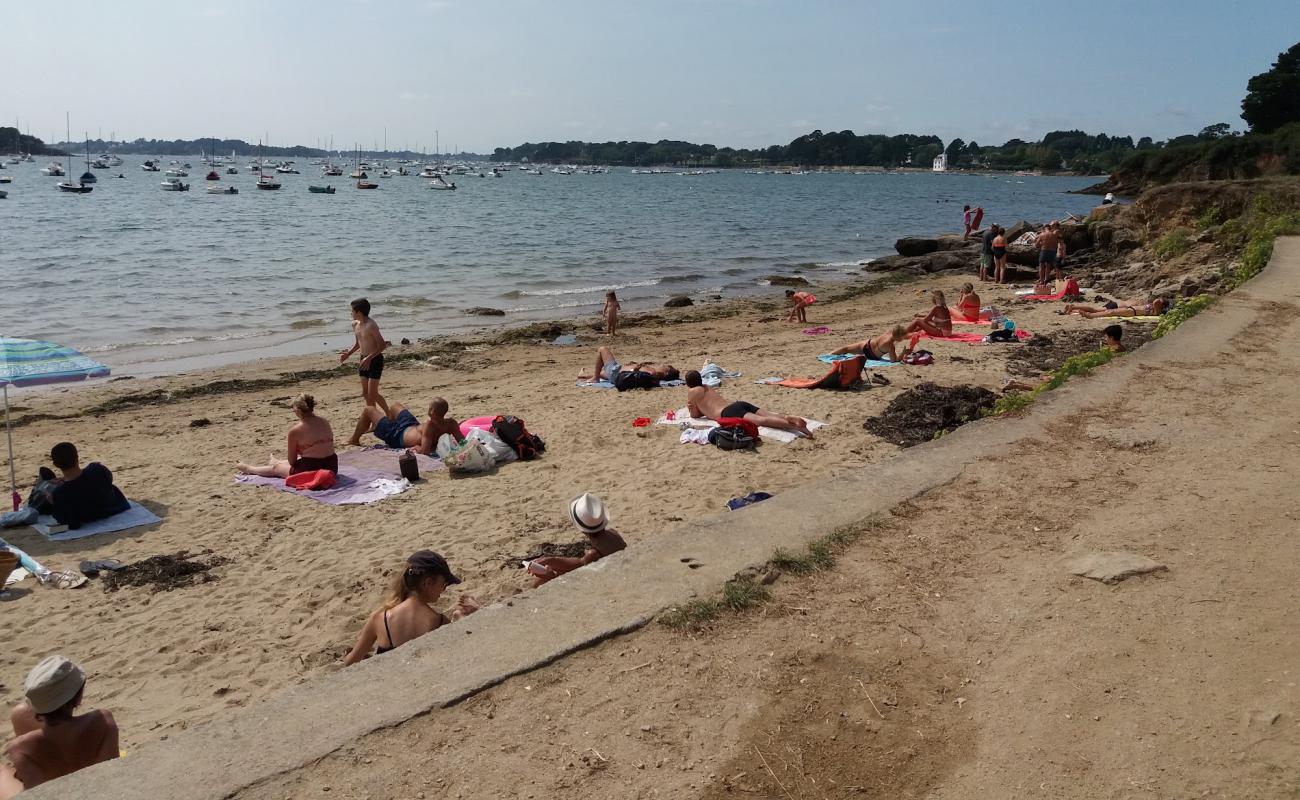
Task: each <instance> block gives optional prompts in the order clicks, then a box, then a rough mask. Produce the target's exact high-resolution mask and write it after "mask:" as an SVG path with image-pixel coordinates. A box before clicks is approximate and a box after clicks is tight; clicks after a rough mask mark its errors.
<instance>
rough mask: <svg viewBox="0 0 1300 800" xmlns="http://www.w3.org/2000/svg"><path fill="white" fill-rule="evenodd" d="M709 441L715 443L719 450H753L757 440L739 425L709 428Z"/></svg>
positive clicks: (756, 445)
mask: <svg viewBox="0 0 1300 800" xmlns="http://www.w3.org/2000/svg"><path fill="white" fill-rule="evenodd" d="M709 443H710V444H713V445H716V446H717V447H718V449H719V450H753V449H755V448H757V447H758V440H757V439H755V438H754V437H753V436H750V435H749V434H748V433H745V431H744V430H743V429H741V428H740V427H739V426H737V427H734V428H714V429H712V430H710V431H709Z"/></svg>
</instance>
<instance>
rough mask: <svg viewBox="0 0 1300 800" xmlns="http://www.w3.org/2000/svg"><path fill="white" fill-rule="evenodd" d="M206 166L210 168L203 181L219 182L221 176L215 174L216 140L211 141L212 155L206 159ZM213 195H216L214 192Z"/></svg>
mask: <svg viewBox="0 0 1300 800" xmlns="http://www.w3.org/2000/svg"><path fill="white" fill-rule="evenodd" d="M208 166H209V167H211V169H209V170H208V175H207V177H206V178H204V180H209V181H219V180H221V175H220V174H219V173H218V172H217V140H216V139H213V140H212V153H211V155H210V156H209V157H208ZM213 194H216V192H213Z"/></svg>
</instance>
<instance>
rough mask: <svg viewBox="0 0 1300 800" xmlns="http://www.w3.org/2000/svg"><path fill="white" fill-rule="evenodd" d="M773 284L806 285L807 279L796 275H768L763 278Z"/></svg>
mask: <svg viewBox="0 0 1300 800" xmlns="http://www.w3.org/2000/svg"><path fill="white" fill-rule="evenodd" d="M764 280H766V281H767V282H768V283H770V284H772V285H773V286H807V285H808V279H807V278H801V277H799V276H798V275H768V276H767V277H766V278H764Z"/></svg>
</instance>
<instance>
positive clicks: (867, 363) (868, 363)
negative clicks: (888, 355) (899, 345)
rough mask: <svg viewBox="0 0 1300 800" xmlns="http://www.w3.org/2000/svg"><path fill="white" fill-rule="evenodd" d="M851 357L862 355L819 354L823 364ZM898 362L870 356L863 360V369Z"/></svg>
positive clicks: (818, 357)
mask: <svg viewBox="0 0 1300 800" xmlns="http://www.w3.org/2000/svg"><path fill="white" fill-rule="evenodd" d="M851 358H861V356H855V355H853V354H851V353H844V354H843V355H831V354H830V353H825V354H823V355H820V356H817V360H818V361H820V362H822V363H823V364H835V363H837V362H839V361H848V360H849V359H851ZM897 363H898V362H897V361H880V360H878V359H874V358H868V359H866V360H864V361H863V362H862V367H863V369H880V368H882V367H892V366H894V365H895V364H897Z"/></svg>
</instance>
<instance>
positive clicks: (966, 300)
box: [957, 283, 980, 322]
mask: <svg viewBox="0 0 1300 800" xmlns="http://www.w3.org/2000/svg"><path fill="white" fill-rule="evenodd" d="M957 318H958V319H959V320H960V321H964V322H979V320H980V296H979V295H977V294H975V286H974V284H970V283H963V284H962V286H961V293H960V294H958V295H957Z"/></svg>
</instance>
